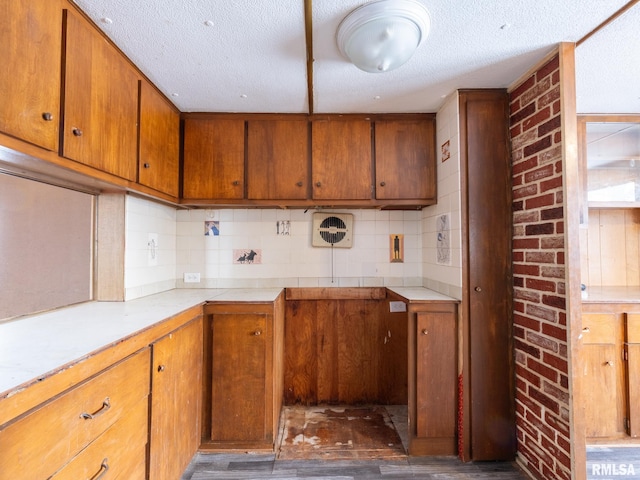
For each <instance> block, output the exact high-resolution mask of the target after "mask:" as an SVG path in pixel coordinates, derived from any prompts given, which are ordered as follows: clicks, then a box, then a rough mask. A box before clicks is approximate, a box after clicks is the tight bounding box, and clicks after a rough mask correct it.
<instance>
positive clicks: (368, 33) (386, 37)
mask: <svg viewBox="0 0 640 480" xmlns="http://www.w3.org/2000/svg"><path fill="white" fill-rule="evenodd" d="M430 25H431V21H430V19H429V12H428V11H427V9H426V7H425V6H424V5H422V4H421V3H419V2H417V1H415V0H375V1H373V2H370V3H366V4H364V5H361V6H360V7H358V8H356V9H355V10H353V11H352V12H351V13H349V14H348V15H347V16H346V17H345V18H344V19H343V20H342V22H340V25H339V26H338V32H337V34H336V39H337V42H338V48H339V49H340V53H342V54H343V55H344V56H345V57H346V58H348V59H349V60H350V61H351V62H352V63H353V64H354V65H355V66H356V67H358V68H359V69H361V70H364V71H365V72H370V73H379V72H388V71H390V70H394V69H396V68H398V67H400V66H401V65H403V64H404V63H406V62H407V61H408V60H409V59H410V58H411V57H412V56H413V54H414V52H415V51H416V49H417V48H418V46H419V45H420V43H422V41H423V40H424V39H425V38H427V36H428V35H429V28H430Z"/></svg>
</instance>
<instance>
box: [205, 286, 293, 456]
mask: <svg viewBox="0 0 640 480" xmlns="http://www.w3.org/2000/svg"><path fill="white" fill-rule="evenodd" d="M282 297H283V296H282V294H280V295H279V296H278V298H277V299H276V300H275V302H264V303H253V302H229V303H227V302H213V303H210V304H208V305H206V306H205V317H206V321H207V328H206V329H205V332H206V336H205V359H206V361H205V382H204V385H205V387H204V397H205V399H204V405H205V409H206V412H203V418H204V422H203V438H202V443H201V446H200V449H201V450H216V449H225V448H243V449H244V448H251V449H265V450H269V451H273V449H274V446H275V442H276V438H277V435H278V425H279V419H280V409H281V407H282V388H283V366H282V364H283V354H284V350H283V348H284V343H283V337H284V305H283V299H282Z"/></svg>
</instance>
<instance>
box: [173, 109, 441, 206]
mask: <svg viewBox="0 0 640 480" xmlns="http://www.w3.org/2000/svg"><path fill="white" fill-rule="evenodd" d="M183 118H184V147H183V148H184V151H183V158H184V163H183V182H184V183H183V195H182V197H183V201H184V203H187V204H195V205H198V204H219V205H251V206H265V207H268V206H288V207H313V206H318V205H320V206H341V207H358V208H362V207H375V208H416V207H422V206H425V205H432V204H434V203H436V200H437V198H436V174H435V170H436V169H435V115H430V114H429V115H425V114H420V115H417V114H416V115H391V116H390V115H377V116H376V115H372V116H363V115H314V116H304V115H269V114H262V115H261V114H252V115H238V114H205V115H203V114H186V115H184V117H183ZM374 125H375V126H374ZM374 132H375V133H374ZM245 168H246V170H245ZM374 176H375V178H374ZM245 182H246V186H245Z"/></svg>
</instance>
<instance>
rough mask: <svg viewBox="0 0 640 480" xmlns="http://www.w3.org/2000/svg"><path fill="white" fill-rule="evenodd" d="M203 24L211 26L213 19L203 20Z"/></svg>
mask: <svg viewBox="0 0 640 480" xmlns="http://www.w3.org/2000/svg"><path fill="white" fill-rule="evenodd" d="M204 24H205V25H206V26H207V27H213V20H206V21H205V22H204Z"/></svg>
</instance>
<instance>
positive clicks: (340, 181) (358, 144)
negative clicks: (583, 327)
mask: <svg viewBox="0 0 640 480" xmlns="http://www.w3.org/2000/svg"><path fill="white" fill-rule="evenodd" d="M311 128H312V133H311V139H312V153H311V158H312V182H313V199H314V200H370V199H371V198H372V187H373V177H372V171H373V170H372V168H373V166H372V163H371V159H372V157H371V151H372V146H371V122H370V121H369V120H366V119H344V120H339V119H329V120H315V121H313V122H312V126H311Z"/></svg>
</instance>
